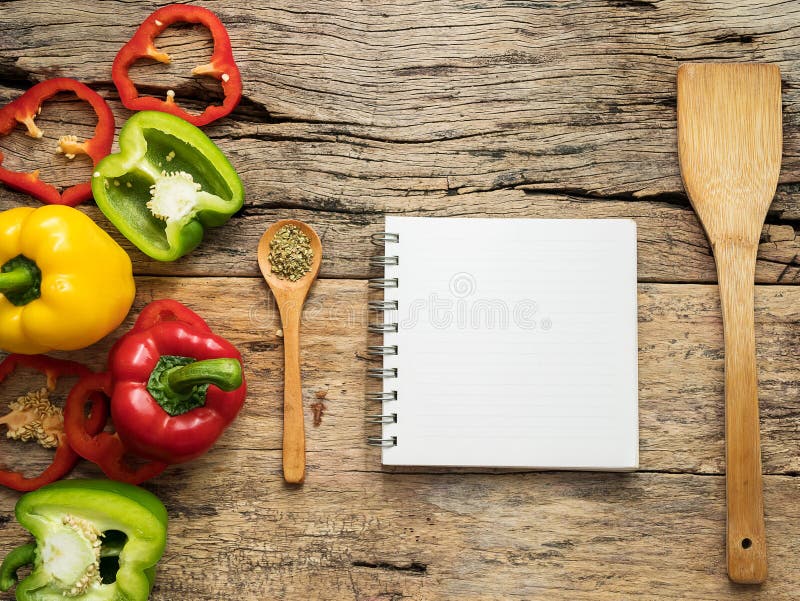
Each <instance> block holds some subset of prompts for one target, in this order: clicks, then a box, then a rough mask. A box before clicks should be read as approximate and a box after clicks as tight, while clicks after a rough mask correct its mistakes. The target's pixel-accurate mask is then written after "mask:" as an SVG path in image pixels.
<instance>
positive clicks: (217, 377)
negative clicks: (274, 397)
mask: <svg viewBox="0 0 800 601" xmlns="http://www.w3.org/2000/svg"><path fill="white" fill-rule="evenodd" d="M165 376H166V381H165V382H164V383H165V384H166V385H167V387H168V388H169V389H172V390H173V391H175V392H176V393H177V394H179V395H180V394H182V393H187V392H189V391H191V390H192V389H193V388H194V387H195V386H201V385H203V384H213V385H214V386H216V387H217V388H219V389H221V390H224V391H226V392H229V391H231V390H236V389H237V388H239V386H241V385H242V365H241V363H239V361H238V359H205V360H204V361H195V362H194V363H190V364H189V365H184V366H183V367H176V368H174V369H171V370H169V371H168V372H166V373H165Z"/></svg>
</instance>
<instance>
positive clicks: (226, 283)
mask: <svg viewBox="0 0 800 601" xmlns="http://www.w3.org/2000/svg"><path fill="white" fill-rule="evenodd" d="M138 285H139V289H138V294H137V301H136V307H135V310H134V312H133V314H132V316H131V318H129V320H128V322H127V323H128V325H129V324H130V322H131V320H132V319H133V318H134V317H135V315H136V314H137V313H138V309H139V308H141V307H142V306H143V304H144V303H146V302H149V301H150V300H152V299H154V298H165V297H171V298H177V299H179V300H181V301H183V302H185V303H187V304H188V305H189V306H191V307H194V308H195V309H197V310H198V311H199V312H200V314H201V315H203V316H205V317H206V318H207V319H208V320H209V322H210V323H211V325H212V327H214V328H215V329H216V330H217V331H219V332H221V333H223V334H224V335H225V336H226V337H229V338H230V339H231V340H232V341H234V342H235V343H236V344H237V345H238V346H239V348H240V349H241V350H242V352H243V354H244V358H245V362H246V367H247V374H248V377H249V380H250V393H249V398H250V401H249V403H248V405H247V408H246V410H245V411H244V412H243V414H242V415H241V417H240V419H239V420H238V421H237V422H236V423H235V424H234V425H233V426H232V429H231V433H230V434H229V435H228V436H226V437H225V438H224V439H223V440H222V441H221V443H220V444H221V446H222V447H225V448H228V447H230V448H241V447H242V446H243V445H244V446H246V447H247V448H250V449H261V450H268V449H279V448H280V447H281V415H282V413H281V412H282V404H281V402H280V399H281V398H282V396H281V390H282V388H281V385H282V376H281V374H282V369H283V356H282V351H281V338H280V337H279V336H278V333H277V332H278V329H279V327H280V326H279V322H278V319H277V311H276V309H275V306H274V302H273V301H272V299H271V297H270V296H268V293H267V290H266V287H265V285H264V283H263V282H262V281H260V280H258V279H250V278H210V279H206V278H139V279H138ZM366 300H367V286H366V282H363V281H353V280H321V281H319V282H318V283H317V284H316V285H315V287H314V289H313V291H312V294H311V296H310V297H309V300H308V304H307V307H306V311H305V314H304V322H303V340H304V346H303V349H304V351H303V375H304V385H305V398H306V412H307V416H308V420H307V421H308V423H309V445H308V446H309V449H311V450H316V451H317V452H319V453H321V456H324V457H327V461H328V462H329V463H327V462H326V465H327V466H328V467H329V468H330V469H335V466H336V465H337V463H339V462H341V460H342V458H343V457H347V462H348V468H349V469H360V470H366V471H377V470H381V466H380V460H379V454H378V453H374V452H368V451H367V450H366V449H364V448H363V445H362V442H363V441H364V440H365V438H366V436H367V435H368V434H374V433H377V431H378V430H377V428H376V427H375V426H367V425H366V424H364V416H365V415H366V414H367V413H368V412H370V411H371V409H373V408H370V407H367V406H366V404H365V401H364V392H365V386H367V382H366V379H367V378H366V377H365V374H366V368H367V366H368V365H370V362H369V361H368V360H367V358H366V355H365V350H366V346H367V344H368V339H367V334H366V324H367V320H368V318H369V316H368V315H367V311H366ZM639 303H640V309H639V322H640V323H639V366H640V375H639V381H640V435H641V443H640V447H641V466H642V469H644V470H657V471H670V472H693V473H701V474H719V473H722V471H723V470H724V464H723V457H724V453H723V450H724V434H723V423H724V413H723V402H722V398H723V397H722V387H723V378H722V370H723V350H722V348H723V347H722V328H721V322H720V314H719V311H720V309H719V301H718V298H717V290H716V287H715V286H700V285H656V284H642V285H640V290H639ZM541 310H542V311H543V312H546V310H547V308H546V307H542V308H541ZM798 321H800V289H797V288H795V287H792V286H789V287H787V286H765V287H759V288H758V290H757V295H756V324H757V333H756V335H757V340H758V351H759V378H760V392H761V408H762V426H761V429H762V438H763V442H762V447H763V449H762V452H763V462H764V470H765V472H766V473H774V474H794V473H796V472H798V471H800V456H799V455H798V453H797V449H798V447H800V434H799V433H798V427H797V426H798V422H797V420H798V412H797V411H796V409H795V408H793V399H794V397H795V396H796V393H797V390H798V387H800V380H798V378H797V376H796V371H797V370H796V365H795V358H796V356H797V355H798V353H800V330H798V329H797V327H796V325H797V323H798ZM128 325H126V326H125V327H128ZM556 325H557V324H556ZM113 339H114V337H111V338H109V339H106V340H104V341H102V342H100V343H98V344H97V345H94V346H93V347H90V349H88V350H86V351H81V352H76V353H71V354H67V356H69V357H72V358H76V359H79V360H84V361H88V362H89V363H90V364H91V365H92V366H94V367H95V368H101V367H102V365H103V361H104V356H105V353H106V351H107V349H108V348H109V347H110V345H111V343H112V341H113ZM373 342H377V341H373ZM32 385H33V384H32V383H31V380H30V378H19V379H18V381H17V385H16V386H17V388H13V389H9V390H8V391H7V392H6V393H5V395H6V396H8V397H12V398H13V397H14V396H15V395H16V393H17V392H20V390H19V387H20V386H22V387H25V386H28V387H29V386H32ZM317 392H319V393H325V394H326V396H327V398H326V400H325V401H324V402H325V404H326V405H327V410H326V412H325V415H324V417H323V419H322V425H321V426H319V427H318V428H314V427H311V426H310V423H311V414H312V410H311V407H310V405H311V404H312V403H314V402H315V401H316V400H317V398H316V393H317ZM244 440H246V441H247V442H246V443H243V441H244ZM7 445H11V443H8V442H4V441H0V449H2V448H4V447H5V448H6V449H9V448H11V449H13V448H14V447H9V446H7ZM14 453H15V456H17V455H22V453H21V452H18V450H17V449H15V450H14ZM37 457H38V456H37ZM276 469H277V466H276ZM312 471H313V470H312ZM387 471H388V470H387ZM309 478H310V479H313V476H312V475H310V476H309Z"/></svg>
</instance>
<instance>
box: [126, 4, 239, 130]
mask: <svg viewBox="0 0 800 601" xmlns="http://www.w3.org/2000/svg"><path fill="white" fill-rule="evenodd" d="M178 22H181V23H200V24H202V25H205V26H206V27H207V28H208V30H209V31H210V32H211V36H212V38H213V39H214V52H213V53H212V55H211V61H210V62H208V63H207V64H205V65H202V66H199V67H195V68H194V69H193V70H192V74H193V75H205V76H207V77H213V78H214V79H218V80H219V81H220V82H221V85H222V91H223V93H224V95H225V97H224V99H223V101H222V105H209V106H208V107H206V109H205V110H204V111H203V112H202V113H200V114H199V115H192V114H190V113H188V112H186V111H185V110H183V109H182V108H181V107H179V106H178V105H177V104H176V103H175V93H174V92H173V91H172V90H170V91H169V92H167V97H166V100H161V99H160V98H156V97H154V96H139V92H138V91H137V89H136V85H135V84H134V83H133V81H131V78H130V75H129V74H128V71H129V69H130V68H131V65H133V64H134V63H135V62H136V61H137V60H139V59H141V58H152V59H154V60H156V61H158V62H161V63H169V62H170V58H169V55H167V54H166V53H164V52H160V51H159V50H158V49H157V48H156V46H155V42H154V40H155V38H156V37H157V36H158V35H159V34H161V33H162V32H163V31H164V30H165V29H166V28H167V27H168V26H170V25H172V24H173V23H178ZM111 78H112V79H113V80H114V85H115V86H117V91H118V92H119V97H120V100H122V104H124V105H125V106H126V107H127V108H129V109H130V110H132V111H148V110H150V111H162V112H165V113H170V114H172V115H175V116H176V117H180V118H182V119H184V120H186V121H188V122H189V123H191V124H192V125H196V126H198V127H199V126H202V125H207V124H208V123H211V122H212V121H215V120H216V119H219V118H221V117H224V116H225V115H227V114H229V113H230V112H231V111H232V110H233V109H234V108H236V105H237V104H239V100H241V98H242V77H241V75H240V74H239V68H238V67H237V66H236V63H235V62H234V59H233V50H232V49H231V41H230V38H229V37H228V31H227V30H226V29H225V26H224V25H223V24H222V21H220V20H219V18H218V17H217V15H215V14H214V13H213V12H211V11H210V10H208V9H205V8H201V7H200V6H192V5H189V4H170V5H169V6H165V7H163V8H160V9H158V10H157V11H156V12H154V13H153V14H152V15H150V16H149V17H147V18H146V19H145V20H144V22H143V23H142V24H141V25H140V26H139V29H137V30H136V33H134V34H133V37H132V38H131V39H130V41H129V42H128V43H127V44H125V45H124V46H123V47H122V49H121V50H120V51H119V53H118V54H117V56H116V58H115V59H114V65H113V66H112V69H111Z"/></svg>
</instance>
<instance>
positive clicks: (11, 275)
mask: <svg viewBox="0 0 800 601" xmlns="http://www.w3.org/2000/svg"><path fill="white" fill-rule="evenodd" d="M33 283H34V279H33V274H32V273H31V272H30V270H28V269H25V268H24V267H17V268H16V269H12V270H11V271H6V272H4V273H0V294H3V293H6V292H16V291H18V290H26V289H28V288H30V287H31V286H33Z"/></svg>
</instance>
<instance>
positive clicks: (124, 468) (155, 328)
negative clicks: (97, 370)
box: [64, 299, 247, 484]
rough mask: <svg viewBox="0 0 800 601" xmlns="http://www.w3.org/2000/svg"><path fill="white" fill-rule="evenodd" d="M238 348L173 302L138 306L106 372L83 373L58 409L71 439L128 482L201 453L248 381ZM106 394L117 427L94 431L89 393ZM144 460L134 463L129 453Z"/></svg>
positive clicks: (238, 403)
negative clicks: (88, 418) (87, 414)
mask: <svg viewBox="0 0 800 601" xmlns="http://www.w3.org/2000/svg"><path fill="white" fill-rule="evenodd" d="M241 363H242V359H241V355H240V354H239V351H237V350H236V348H235V347H234V346H233V345H232V344H230V343H229V342H228V341H226V340H224V339H223V338H221V337H219V336H217V335H215V334H214V333H213V332H212V331H211V329H210V328H209V327H208V325H207V324H206V322H205V321H203V319H202V318H201V317H200V316H199V315H197V314H196V313H194V312H193V311H191V310H190V309H188V308H187V307H185V306H184V305H182V304H181V303H179V302H177V301H174V300H168V299H167V300H158V301H154V302H152V303H150V304H149V305H148V306H147V307H145V308H144V310H143V311H142V313H141V314H140V315H139V318H138V319H137V320H136V323H135V324H134V326H133V328H132V329H131V330H130V332H128V333H127V334H125V335H124V336H123V337H122V338H120V339H119V340H118V341H117V342H116V344H115V345H114V347H113V348H112V349H111V353H110V354H109V372H108V373H106V374H102V375H96V376H89V377H88V378H83V379H81V381H80V382H79V383H78V384H77V385H76V386H75V388H74V389H73V391H72V393H71V394H70V397H69V399H68V400H67V405H66V408H65V411H64V423H65V428H66V431H67V438H68V440H69V443H70V444H71V445H72V446H73V448H74V449H75V451H76V452H77V453H78V454H79V455H81V456H82V457H84V458H85V459H89V460H90V461H94V462H95V463H97V464H98V465H99V466H100V468H101V469H102V470H103V471H104V472H105V474H106V475H107V476H109V477H110V478H114V479H115V480H122V481H124V482H130V483H133V484H139V483H141V482H144V481H145V480H147V479H148V478H151V477H153V476H155V475H157V474H159V473H161V472H162V471H163V470H164V469H165V468H166V467H167V465H169V464H174V463H183V462H185V461H189V460H191V459H194V458H195V457H198V456H200V455H202V454H203V453H205V452H206V451H207V450H208V449H209V448H210V447H211V446H212V445H213V444H214V442H215V441H216V440H217V438H219V436H220V435H221V434H222V432H223V431H224V430H225V428H226V427H227V426H228V425H229V424H230V423H231V422H232V421H233V420H234V418H235V417H236V415H237V414H238V413H239V410H240V409H241V408H242V404H243V403H244V399H245V395H246V390H247V385H246V383H245V382H244V377H243V375H242V365H241ZM97 390H99V391H102V392H104V393H105V394H106V395H108V396H110V397H111V417H112V421H113V422H114V428H115V430H116V432H115V433H113V434H112V433H109V432H101V433H99V434H97V435H92V434H91V433H90V432H89V431H88V429H87V428H86V427H85V424H84V421H85V418H84V407H85V405H86V402H87V399H88V396H89V394H90V393H91V392H92V391H97ZM131 457H139V458H141V459H144V460H147V461H148V462H147V463H145V464H144V465H141V466H139V467H138V468H137V467H134V466H132V465H130V462H129V461H127V459H129V458H131Z"/></svg>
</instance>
